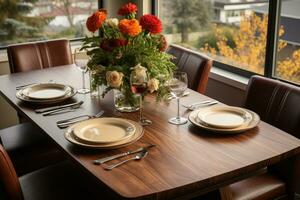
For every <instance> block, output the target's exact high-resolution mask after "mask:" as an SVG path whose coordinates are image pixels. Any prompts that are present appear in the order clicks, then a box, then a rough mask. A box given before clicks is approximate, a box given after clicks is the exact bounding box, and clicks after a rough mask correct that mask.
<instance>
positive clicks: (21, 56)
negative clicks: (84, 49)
mask: <svg viewBox="0 0 300 200" xmlns="http://www.w3.org/2000/svg"><path fill="white" fill-rule="evenodd" d="M7 55H8V60H9V65H10V71H11V73H16V72H25V71H31V70H35V69H43V68H49V67H54V66H59V65H68V64H72V63H73V59H72V52H71V48H70V42H69V40H66V39H59V40H49V41H43V42H32V43H22V44H15V45H10V46H8V48H7Z"/></svg>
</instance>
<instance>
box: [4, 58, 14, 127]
mask: <svg viewBox="0 0 300 200" xmlns="http://www.w3.org/2000/svg"><path fill="white" fill-rule="evenodd" d="M9 73H10V71H9V65H8V62H7V61H0V75H3V74H9ZM17 123H18V117H17V113H16V111H15V110H14V109H13V108H12V107H11V106H10V105H9V104H8V103H7V102H6V101H5V100H4V99H3V97H2V96H0V129H2V128H6V127H9V126H13V125H15V124H17Z"/></svg>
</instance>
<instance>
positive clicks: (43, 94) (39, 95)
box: [16, 83, 77, 105]
mask: <svg viewBox="0 0 300 200" xmlns="http://www.w3.org/2000/svg"><path fill="white" fill-rule="evenodd" d="M76 93H77V90H76V89H75V88H74V87H72V86H70V85H65V84H59V83H36V84H30V85H28V86H26V87H22V88H20V89H19V90H17V92H16V97H17V98H18V99H19V100H21V101H23V102H27V103H33V104H43V105H45V104H56V103H60V102H63V101H66V100H68V99H70V98H72V97H73V96H74V95H76Z"/></svg>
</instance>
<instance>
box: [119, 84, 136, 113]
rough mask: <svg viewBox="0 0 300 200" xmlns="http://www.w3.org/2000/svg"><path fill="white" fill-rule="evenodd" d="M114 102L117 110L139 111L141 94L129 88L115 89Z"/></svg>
mask: <svg viewBox="0 0 300 200" xmlns="http://www.w3.org/2000/svg"><path fill="white" fill-rule="evenodd" d="M114 103H115V108H116V110H118V111H120V112H135V111H138V110H139V108H140V106H139V96H138V95H135V94H133V93H132V92H131V91H127V90H116V89H115V90H114Z"/></svg>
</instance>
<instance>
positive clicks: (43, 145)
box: [0, 122, 65, 176]
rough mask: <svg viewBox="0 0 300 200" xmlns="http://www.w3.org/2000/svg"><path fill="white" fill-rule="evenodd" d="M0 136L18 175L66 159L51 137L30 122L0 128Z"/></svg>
mask: <svg viewBox="0 0 300 200" xmlns="http://www.w3.org/2000/svg"><path fill="white" fill-rule="evenodd" d="M0 138H1V141H2V144H3V147H4V148H5V150H6V151H7V152H8V154H9V156H10V158H11V160H12V162H13V164H14V166H15V169H16V171H17V174H18V176H20V175H22V174H25V173H28V172H31V171H34V170H36V169H39V168H42V167H45V166H47V165H50V164H53V163H56V162H59V161H62V160H63V159H65V156H64V155H63V153H62V152H61V151H60V150H59V149H58V148H57V146H56V145H55V144H54V143H53V142H52V141H51V139H50V138H48V137H47V135H45V134H44V133H43V131H42V130H41V129H40V128H39V127H37V126H36V125H34V124H33V123H30V122H26V123H23V124H18V125H16V126H12V127H9V128H6V129H2V130H0Z"/></svg>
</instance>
